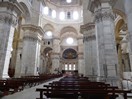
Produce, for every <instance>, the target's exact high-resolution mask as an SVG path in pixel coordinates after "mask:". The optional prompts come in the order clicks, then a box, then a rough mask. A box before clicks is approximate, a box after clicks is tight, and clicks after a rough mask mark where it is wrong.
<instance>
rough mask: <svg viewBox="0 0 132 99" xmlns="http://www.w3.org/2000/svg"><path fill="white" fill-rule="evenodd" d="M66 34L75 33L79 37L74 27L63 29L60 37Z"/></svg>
mask: <svg viewBox="0 0 132 99" xmlns="http://www.w3.org/2000/svg"><path fill="white" fill-rule="evenodd" d="M66 32H73V33H75V34H76V35H77V30H76V29H75V28H74V27H72V26H67V27H63V28H62V29H61V31H60V36H62V35H63V34H64V33H66Z"/></svg>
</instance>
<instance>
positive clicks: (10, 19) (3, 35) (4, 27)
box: [0, 0, 21, 78]
mask: <svg viewBox="0 0 132 99" xmlns="http://www.w3.org/2000/svg"><path fill="white" fill-rule="evenodd" d="M20 13H21V8H20V6H19V4H18V3H17V2H16V1H14V2H12V1H10V0H9V1H8V0H6V1H0V78H7V77H8V67H9V61H10V58H11V49H12V41H13V36H14V30H15V26H16V25H17V19H18V15H20Z"/></svg>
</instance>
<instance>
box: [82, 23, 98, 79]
mask: <svg viewBox="0 0 132 99" xmlns="http://www.w3.org/2000/svg"><path fill="white" fill-rule="evenodd" d="M81 32H82V33H83V42H84V61H85V75H86V76H94V75H96V73H97V67H96V66H97V60H96V56H97V55H96V52H97V50H96V37H95V24H94V23H88V24H85V25H82V26H81Z"/></svg>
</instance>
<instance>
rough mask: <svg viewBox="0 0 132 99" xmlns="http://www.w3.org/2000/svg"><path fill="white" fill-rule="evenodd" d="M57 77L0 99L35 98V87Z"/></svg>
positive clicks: (39, 86)
mask: <svg viewBox="0 0 132 99" xmlns="http://www.w3.org/2000/svg"><path fill="white" fill-rule="evenodd" d="M59 79H60V78H57V79H54V80H51V81H48V82H46V83H43V84H41V85H38V86H35V87H32V88H28V89H24V90H23V91H21V92H17V93H14V94H12V95H8V96H5V97H2V98H1V99H36V98H38V97H39V92H36V91H35V90H36V88H42V87H43V85H47V84H48V83H51V82H53V81H58V80H59ZM79 99H80V98H79ZM117 99H123V98H122V96H120V97H119V98H117ZM128 99H132V97H130V98H128Z"/></svg>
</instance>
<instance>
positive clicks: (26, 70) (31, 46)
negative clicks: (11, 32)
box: [21, 24, 43, 75]
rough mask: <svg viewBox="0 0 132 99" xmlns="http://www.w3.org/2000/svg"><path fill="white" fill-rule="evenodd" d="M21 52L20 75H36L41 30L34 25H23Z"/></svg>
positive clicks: (38, 63) (38, 62)
mask: <svg viewBox="0 0 132 99" xmlns="http://www.w3.org/2000/svg"><path fill="white" fill-rule="evenodd" d="M22 29H23V30H24V37H23V50H22V67H21V75H38V72H39V65H40V47H41V40H42V35H43V30H42V29H41V28H40V27H38V26H34V25H30V24H27V25H23V26H22Z"/></svg>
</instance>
